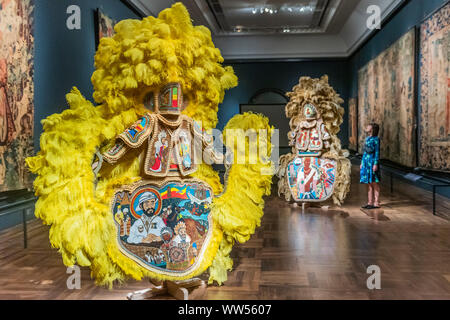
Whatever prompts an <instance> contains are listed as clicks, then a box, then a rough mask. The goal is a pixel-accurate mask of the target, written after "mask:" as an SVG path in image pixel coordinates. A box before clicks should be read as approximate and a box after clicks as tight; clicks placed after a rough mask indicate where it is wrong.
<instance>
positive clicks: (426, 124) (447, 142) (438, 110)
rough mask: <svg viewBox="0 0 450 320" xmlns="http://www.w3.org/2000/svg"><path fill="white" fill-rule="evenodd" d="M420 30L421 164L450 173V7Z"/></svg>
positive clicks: (449, 5) (444, 8) (438, 13)
mask: <svg viewBox="0 0 450 320" xmlns="http://www.w3.org/2000/svg"><path fill="white" fill-rule="evenodd" d="M420 30H421V32H420V33H421V41H420V108H421V112H420V131H419V132H420V146H419V150H420V154H419V165H420V166H421V167H424V168H428V169H435V170H444V171H450V73H449V68H450V4H447V5H446V6H445V7H443V8H442V9H441V10H439V11H438V12H437V13H435V14H434V15H433V16H431V17H430V18H429V19H427V20H426V21H425V22H424V23H423V24H422V26H421V28H420Z"/></svg>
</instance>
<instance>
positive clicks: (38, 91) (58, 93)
mask: <svg viewBox="0 0 450 320" xmlns="http://www.w3.org/2000/svg"><path fill="white" fill-rule="evenodd" d="M70 5H78V6H79V7H80V9H81V30H69V29H68V28H67V27H66V20H67V18H68V17H69V15H68V14H67V13H66V11H67V7H69V6H70ZM97 8H100V9H101V10H102V11H103V12H104V13H105V14H107V15H108V16H110V17H111V18H112V19H114V20H116V21H119V20H123V19H129V18H132V19H136V18H138V16H137V15H135V14H134V13H133V11H131V10H130V9H129V8H128V7H127V6H125V5H124V4H123V3H122V2H121V1H120V0H107V1H104V0H38V1H35V15H34V28H35V32H34V34H35V61H34V68H35V74H34V77H35V116H34V117H35V129H34V136H35V139H34V144H35V150H36V151H38V150H39V136H40V134H41V133H42V125H41V124H40V121H41V120H42V119H45V118H46V117H47V116H49V115H51V114H53V113H56V112H61V111H63V110H64V109H66V108H67V104H66V100H65V95H66V94H67V93H68V92H69V91H70V90H71V88H72V87H73V86H76V87H78V89H80V91H81V93H82V94H83V95H84V96H85V97H86V98H88V99H90V100H93V99H92V93H93V88H92V84H91V75H92V72H93V71H94V55H95V50H96V48H95V23H94V12H95V10H96V9H97Z"/></svg>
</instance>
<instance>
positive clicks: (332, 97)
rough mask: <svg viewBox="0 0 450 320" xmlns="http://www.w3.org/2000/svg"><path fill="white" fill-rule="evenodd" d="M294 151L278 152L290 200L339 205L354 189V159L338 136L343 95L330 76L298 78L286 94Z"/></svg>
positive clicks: (284, 192)
mask: <svg viewBox="0 0 450 320" xmlns="http://www.w3.org/2000/svg"><path fill="white" fill-rule="evenodd" d="M287 95H288V97H289V98H290V102H289V103H288V104H287V105H286V116H287V117H288V118H290V119H291V120H290V126H291V131H290V132H289V134H288V135H289V141H290V145H291V146H292V153H290V154H287V155H284V156H282V157H281V158H280V167H279V170H278V177H279V178H280V180H279V183H278V194H279V195H280V196H281V195H284V197H285V198H286V200H287V201H290V200H293V201H296V202H302V203H305V202H324V201H327V200H328V199H332V200H333V202H334V203H335V204H337V205H341V204H342V203H343V201H344V199H345V197H346V195H347V193H348V192H349V190H350V169H351V164H350V160H348V159H347V156H348V151H346V150H342V149H341V142H340V140H339V138H338V137H337V134H338V132H339V130H340V125H341V124H342V121H343V119H342V116H343V114H344V108H342V107H341V106H340V104H341V103H343V102H344V101H343V100H342V99H341V98H340V97H339V95H338V94H337V93H336V92H335V91H334V89H333V88H332V87H331V86H330V85H329V84H328V77H327V76H324V77H322V78H320V79H311V78H309V77H302V78H300V83H299V84H298V85H296V86H295V87H294V89H293V92H290V93H288V94H287Z"/></svg>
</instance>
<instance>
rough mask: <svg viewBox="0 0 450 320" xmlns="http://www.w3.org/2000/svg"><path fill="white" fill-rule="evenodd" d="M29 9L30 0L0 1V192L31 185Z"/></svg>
mask: <svg viewBox="0 0 450 320" xmlns="http://www.w3.org/2000/svg"><path fill="white" fill-rule="evenodd" d="M33 10H34V3H33V1H32V0H0V192H4V191H13V190H21V189H27V188H30V187H31V184H32V175H31V173H30V172H29V171H28V169H27V168H26V166H25V158H27V157H29V156H32V155H33V152H34V148H33V121H34V119H33V109H34V83H33V51H34V37H33Z"/></svg>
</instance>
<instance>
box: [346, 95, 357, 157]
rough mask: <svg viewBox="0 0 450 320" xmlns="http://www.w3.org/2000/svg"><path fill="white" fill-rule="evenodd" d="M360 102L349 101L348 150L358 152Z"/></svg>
mask: <svg viewBox="0 0 450 320" xmlns="http://www.w3.org/2000/svg"><path fill="white" fill-rule="evenodd" d="M357 105H358V100H357V98H351V99H350V100H349V101H348V148H349V149H350V150H352V151H358V107H357Z"/></svg>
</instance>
